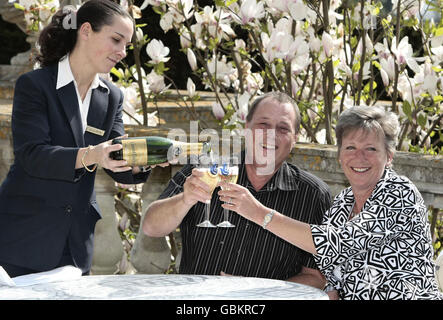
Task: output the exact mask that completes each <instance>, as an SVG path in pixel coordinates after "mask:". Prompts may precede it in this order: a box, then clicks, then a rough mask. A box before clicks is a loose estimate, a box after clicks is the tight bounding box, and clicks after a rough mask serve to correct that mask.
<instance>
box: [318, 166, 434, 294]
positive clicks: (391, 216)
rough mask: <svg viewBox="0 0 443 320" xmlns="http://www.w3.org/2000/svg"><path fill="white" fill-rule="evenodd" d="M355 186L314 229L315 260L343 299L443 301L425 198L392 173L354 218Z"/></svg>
mask: <svg viewBox="0 0 443 320" xmlns="http://www.w3.org/2000/svg"><path fill="white" fill-rule="evenodd" d="M354 201H355V200H354V195H353V192H352V188H351V187H349V188H346V189H345V190H343V191H342V192H341V193H340V194H338V195H337V196H336V197H335V199H334V204H333V205H332V207H331V208H330V209H329V210H328V211H327V212H326V214H325V217H324V223H323V224H322V225H311V231H312V236H313V241H314V244H315V247H316V249H317V255H315V256H314V259H315V261H316V262H317V264H318V267H319V269H320V271H322V273H323V274H324V275H325V276H326V279H327V280H328V284H329V285H332V286H333V287H334V288H335V289H337V290H338V292H339V295H340V296H341V298H343V299H375V300H379V299H380V300H385V299H443V295H442V293H441V292H439V290H438V286H437V283H436V279H435V265H434V262H433V258H432V257H433V248H432V241H431V235H430V229H429V223H428V217H427V211H426V206H425V204H424V202H423V198H422V196H421V195H420V192H419V191H418V190H417V188H416V187H415V185H414V184H413V183H412V182H411V181H410V180H409V179H408V178H406V177H403V176H399V175H397V174H396V173H395V172H394V171H393V170H391V169H386V170H385V173H384V176H383V178H381V179H380V181H379V182H378V183H377V185H376V186H375V188H374V190H373V192H372V194H371V196H370V197H369V199H368V200H367V201H366V202H365V204H364V206H363V209H362V211H361V212H360V213H359V214H358V215H356V216H355V217H354V218H352V219H349V217H350V214H351V211H352V207H353V205H354Z"/></svg>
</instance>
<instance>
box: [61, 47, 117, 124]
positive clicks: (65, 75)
mask: <svg viewBox="0 0 443 320" xmlns="http://www.w3.org/2000/svg"><path fill="white" fill-rule="evenodd" d="M72 81H74V86H75V92H76V93H77V100H78V105H79V108H80V115H81V119H82V128H83V133H85V130H86V126H87V125H88V124H87V119H88V111H89V105H90V103H91V95H92V90H93V89H96V88H97V87H98V86H101V87H103V88H105V89H106V90H107V91H108V93H109V88H108V86H106V84H105V83H104V82H103V81H101V80H100V78H99V77H98V75H95V77H94V80H93V81H92V83H91V86H90V87H89V89H88V91H87V93H86V96H85V99H84V100H83V101H82V99H81V96H80V93H79V91H78V87H77V82H76V81H75V79H74V75H73V74H72V70H71V66H70V65H69V54H68V55H66V56H64V57H63V58H61V59H60V61H59V62H58V74H57V85H56V89H57V90H58V89H60V88H61V87H64V86H66V85H68V84H69V83H71V82H72Z"/></svg>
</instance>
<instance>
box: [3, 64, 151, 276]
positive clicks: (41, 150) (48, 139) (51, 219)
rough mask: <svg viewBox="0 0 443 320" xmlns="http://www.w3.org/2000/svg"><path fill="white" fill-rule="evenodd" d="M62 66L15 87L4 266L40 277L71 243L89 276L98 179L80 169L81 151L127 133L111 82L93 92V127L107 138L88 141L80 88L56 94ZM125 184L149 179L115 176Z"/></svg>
mask: <svg viewBox="0 0 443 320" xmlns="http://www.w3.org/2000/svg"><path fill="white" fill-rule="evenodd" d="M57 70H58V66H57V65H53V66H50V67H46V68H42V69H38V70H34V71H31V72H29V73H27V74H24V75H22V76H21V77H20V78H19V79H18V80H17V82H16V85H15V92H14V102H13V110H12V135H13V144H14V157H15V158H14V163H13V164H12V165H11V167H10V170H9V172H8V175H7V177H6V178H5V180H4V181H3V183H2V185H1V187H0V261H3V262H6V263H10V264H14V265H17V266H21V267H26V268H29V269H33V270H37V271H45V270H50V269H53V268H54V267H56V266H57V265H58V263H59V261H60V258H61V255H62V252H63V249H64V247H65V244H66V242H67V241H68V242H69V247H70V249H71V254H72V257H73V259H74V262H75V263H76V265H77V266H78V267H80V268H81V269H82V270H83V272H87V271H88V270H89V269H90V266H91V261H92V250H93V233H94V228H95V224H96V222H97V220H98V219H100V217H101V216H100V209H99V207H98V205H97V202H96V198H95V193H94V178H95V171H94V172H93V173H90V172H87V171H86V170H85V169H83V168H82V169H77V170H76V169H75V161H76V157H77V152H78V149H79V148H80V147H85V146H88V145H96V144H99V143H101V142H104V141H106V140H109V139H112V138H114V137H118V136H121V135H123V134H124V126H123V121H122V109H123V106H122V102H123V94H122V92H121V91H120V90H119V89H118V88H117V87H115V86H114V85H113V84H112V83H110V82H108V81H106V80H103V79H102V81H103V82H104V83H106V85H107V86H108V88H109V90H110V91H109V93H108V91H107V90H106V89H104V88H102V87H101V86H99V87H98V88H97V89H94V90H93V92H92V96H91V103H90V108H89V112H88V119H87V123H88V125H90V126H93V127H95V128H98V129H101V130H104V131H105V134H104V135H103V136H99V135H95V134H92V133H89V132H86V133H85V134H84V135H83V132H82V125H81V118H80V110H79V106H78V102H77V101H78V100H77V96H76V91H75V87H74V83H73V82H71V83H70V84H68V85H66V86H64V87H62V88H60V89H59V90H56V89H55V88H56V82H57ZM107 172H108V174H110V176H111V177H113V178H114V180H116V181H118V182H121V183H126V184H133V183H141V182H144V181H146V179H147V177H148V174H143V173H141V174H138V175H136V176H133V175H132V173H131V172H130V171H128V172H124V173H119V174H115V173H112V172H110V171H107Z"/></svg>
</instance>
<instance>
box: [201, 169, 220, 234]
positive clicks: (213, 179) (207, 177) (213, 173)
mask: <svg viewBox="0 0 443 320" xmlns="http://www.w3.org/2000/svg"><path fill="white" fill-rule="evenodd" d="M198 170H199V171H201V172H203V176H202V177H200V179H201V180H202V181H203V182H205V183H206V184H207V185H208V186H209V187H210V192H211V196H212V193H213V192H214V189H215V188H216V187H217V184H218V181H219V176H218V166H217V164H215V163H212V164H209V165H208V166H207V165H200V166H199V167H198ZM210 211H211V200H208V201H206V202H205V220H204V221H202V222H201V223H199V224H198V225H197V227H203V228H215V227H216V226H215V225H214V224H212V223H211V221H210V220H209V217H210V213H211V212H210Z"/></svg>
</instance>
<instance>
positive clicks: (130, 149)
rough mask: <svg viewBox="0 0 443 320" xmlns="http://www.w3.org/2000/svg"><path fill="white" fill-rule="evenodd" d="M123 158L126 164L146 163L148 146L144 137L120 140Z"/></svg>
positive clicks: (138, 164)
mask: <svg viewBox="0 0 443 320" xmlns="http://www.w3.org/2000/svg"><path fill="white" fill-rule="evenodd" d="M122 145H123V149H122V151H123V159H125V160H126V161H127V162H128V166H131V167H135V166H144V165H146V164H147V163H148V146H147V145H146V140H145V139H125V140H122Z"/></svg>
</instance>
